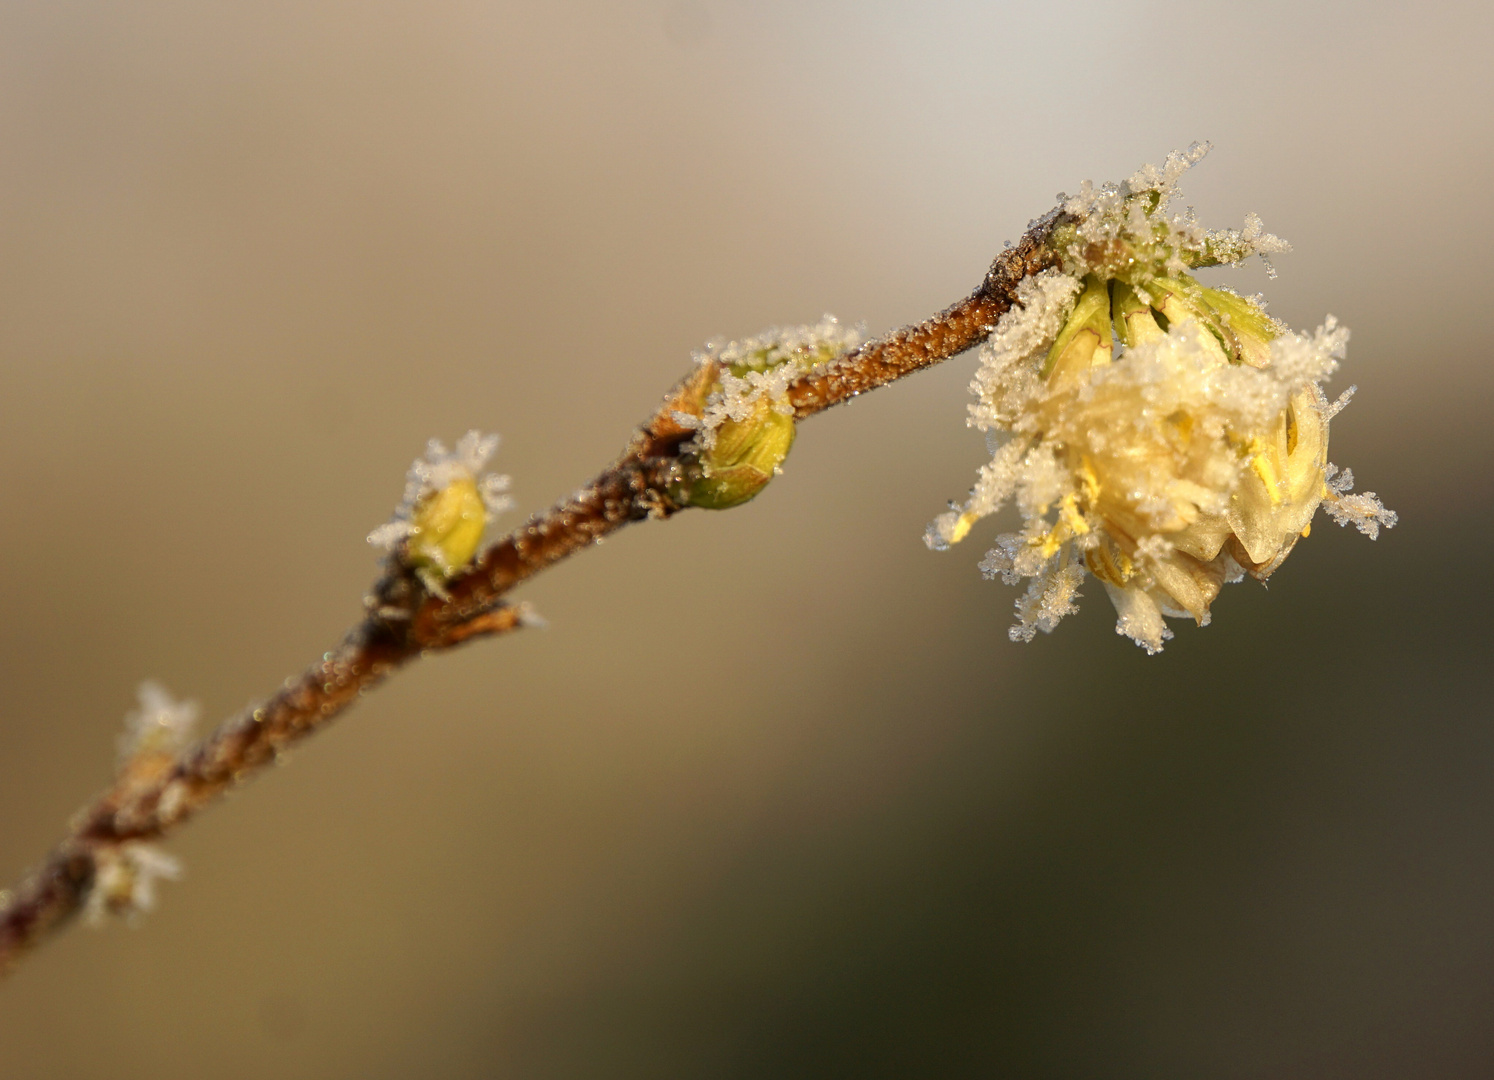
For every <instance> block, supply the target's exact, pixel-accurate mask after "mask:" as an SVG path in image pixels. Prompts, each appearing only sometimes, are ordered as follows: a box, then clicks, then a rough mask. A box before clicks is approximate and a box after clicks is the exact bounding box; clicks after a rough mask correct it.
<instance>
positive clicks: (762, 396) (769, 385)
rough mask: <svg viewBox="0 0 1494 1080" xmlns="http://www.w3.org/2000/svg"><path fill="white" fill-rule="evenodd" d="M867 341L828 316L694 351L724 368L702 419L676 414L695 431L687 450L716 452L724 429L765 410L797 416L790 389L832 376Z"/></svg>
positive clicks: (855, 328) (721, 340)
mask: <svg viewBox="0 0 1494 1080" xmlns="http://www.w3.org/2000/svg"><path fill="white" fill-rule="evenodd" d="M862 340H863V328H862V327H860V326H853V327H846V326H842V325H841V324H840V321H839V320H838V319H836V318H835V316H834V315H826V316H825V317H824V318H822V319H821V320H820V321H819V322H817V323H814V324H812V325H807V326H774V327H770V328H769V329H767V330H764V331H763V332H762V333H761V334H758V335H756V336H755V337H748V338H741V339H739V340H730V341H728V340H726V339H724V338H718V339H716V340H713V341H710V342H707V343H706V345H705V347H704V348H703V349H697V350H696V351H695V361H696V363H698V364H716V365H719V368H720V376H719V382H718V383H717V386H716V389H715V390H714V391H713V392H712V393H711V394H710V396H709V397H708V398H707V399H706V402H705V411H704V414H703V415H702V416H700V417H695V416H690V415H689V414H686V413H676V414H675V419H676V420H677V421H679V422H680V423H681V424H683V425H684V426H686V427H691V428H694V429H695V431H696V434H695V438H694V439H693V440H692V441H691V444H690V445H689V446H688V447H687V449H689V450H694V451H698V452H699V451H706V450H709V449H711V448H712V447H713V446H715V444H716V438H717V434H718V432H719V430H720V428H721V426H722V424H724V423H726V422H727V421H737V422H742V421H746V420H748V419H750V418H751V417H752V416H753V415H754V414H755V413H757V412H758V411H759V410H761V409H763V408H766V409H770V410H772V411H773V412H775V413H778V414H779V415H782V416H792V415H793V412H794V409H793V406H792V405H790V404H789V402H788V388H789V386H790V385H791V384H792V383H793V382H795V381H796V380H798V379H800V378H803V377H804V376H806V375H816V374H821V373H823V372H825V371H828V370H829V369H830V367H831V365H833V364H835V363H836V362H838V361H839V360H841V359H843V358H844V357H845V356H846V354H847V353H849V352H851V351H852V350H853V349H855V348H856V347H857V346H858V345H860V344H861V342H862Z"/></svg>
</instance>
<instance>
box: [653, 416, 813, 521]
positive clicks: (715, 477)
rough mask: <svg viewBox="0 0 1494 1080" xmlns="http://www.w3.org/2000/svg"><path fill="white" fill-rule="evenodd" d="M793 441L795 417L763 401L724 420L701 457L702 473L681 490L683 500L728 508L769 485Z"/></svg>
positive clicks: (708, 506)
mask: <svg viewBox="0 0 1494 1080" xmlns="http://www.w3.org/2000/svg"><path fill="white" fill-rule="evenodd" d="M793 445H794V418H793V417H792V416H785V415H784V414H782V413H780V412H777V411H775V410H774V409H773V407H772V406H771V405H769V404H768V403H767V402H766V401H762V402H759V403H758V405H757V407H756V409H754V411H753V413H752V415H751V416H749V417H747V418H746V419H745V420H725V421H722V423H721V425H720V426H719V427H718V428H716V441H715V443H714V444H713V445H712V446H711V447H710V449H708V450H705V451H704V452H702V453H701V455H700V473H701V474H700V476H699V477H698V478H696V479H694V480H693V481H691V482H690V483H689V484H688V485H686V486H685V487H684V488H682V490H681V492H680V494H681V496H682V498H683V501H685V502H688V503H689V504H690V505H691V506H699V507H702V508H703V509H706V510H729V509H730V508H731V507H733V506H740V505H741V504H742V503H744V502H747V501H748V500H749V499H751V498H753V497H754V496H755V495H756V494H757V493H758V492H759V491H761V490H762V489H763V488H764V487H766V486H767V483H768V481H769V480H771V479H773V477H774V476H775V475H777V473H778V471H779V466H780V465H782V464H783V459H784V458H786V457H788V452H789V449H790V448H791V447H792V446H793Z"/></svg>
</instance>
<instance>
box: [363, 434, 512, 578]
mask: <svg viewBox="0 0 1494 1080" xmlns="http://www.w3.org/2000/svg"><path fill="white" fill-rule="evenodd" d="M497 448H498V436H497V435H483V434H480V433H479V432H476V431H469V432H467V434H465V435H463V436H462V437H461V438H460V439H458V440H457V444H456V449H455V450H454V451H451V452H448V451H447V449H446V447H445V445H444V444H443V443H442V442H441V441H440V440H439V439H432V440H431V441H430V442H429V443H428V444H427V445H426V449H425V456H424V457H423V458H417V459H416V460H415V463H414V464H413V465H411V466H410V471H409V473H408V474H407V476H406V479H405V497H404V500H403V501H402V502H401V503H400V505H399V508H398V509H396V510H395V512H394V518H393V520H391V521H389V522H388V523H387V524H384V525H380V526H379V527H378V528H377V529H375V530H374V531H373V532H371V533H369V534H368V542H369V543H370V544H373V545H374V546H375V547H380V548H383V549H384V550H385V551H388V552H390V553H392V554H394V555H395V556H396V558H398V559H400V561H402V562H404V563H405V564H406V565H409V566H411V567H413V568H414V569H415V572H416V573H417V574H418V575H419V577H420V579H421V581H422V582H424V583H425V586H426V587H427V588H428V589H430V590H431V591H432V592H433V593H435V594H436V595H438V596H441V595H445V593H444V589H443V584H444V582H445V581H446V579H447V578H449V577H451V576H452V575H453V574H455V573H457V572H458V571H459V570H461V569H462V568H463V567H464V566H466V565H467V564H468V563H469V562H471V560H472V556H473V555H475V554H476V553H477V547H478V545H479V544H480V543H481V542H482V534H483V530H484V529H486V528H487V524H488V520H489V518H490V517H491V516H492V515H496V514H499V513H502V512H503V511H504V510H507V509H508V508H509V507H510V506H512V505H513V500H512V499H510V498H509V496H508V495H507V494H506V493H507V491H508V486H509V479H508V477H507V476H498V475H495V474H493V473H483V472H482V468H483V466H484V465H486V464H487V463H488V459H489V458H490V457H492V456H493V451H494V450H496V449H497Z"/></svg>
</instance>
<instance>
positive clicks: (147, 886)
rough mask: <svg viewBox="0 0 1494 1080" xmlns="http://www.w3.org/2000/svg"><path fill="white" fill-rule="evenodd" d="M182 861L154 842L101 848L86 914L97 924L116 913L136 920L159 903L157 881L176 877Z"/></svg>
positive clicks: (178, 875) (94, 924) (91, 921)
mask: <svg viewBox="0 0 1494 1080" xmlns="http://www.w3.org/2000/svg"><path fill="white" fill-rule="evenodd" d="M181 876H182V864H181V863H180V862H179V861H177V860H176V859H174V858H173V857H172V856H170V855H167V854H166V853H165V852H164V851H162V850H160V849H159V848H157V847H153V846H152V845H150V844H142V843H139V842H136V841H131V842H128V843H124V844H121V845H119V846H118V847H117V848H104V849H101V850H100V851H99V852H98V854H97V856H96V861H95V871H94V877H93V885H92V887H91V888H90V889H89V890H88V897H87V899H86V900H85V901H84V902H83V914H84V917H85V918H86V919H87V920H88V922H89V923H90V924H91V925H93V926H101V925H103V923H104V921H105V918H106V916H109V915H115V916H119V917H121V918H124V919H126V920H128V921H130V922H132V923H133V922H135V921H136V920H137V919H138V918H139V917H140V916H141V915H142V914H143V913H145V912H147V911H149V910H151V908H153V907H155V906H156V882H157V881H158V880H159V879H162V878H165V879H166V880H168V881H176V880H177V879H178V878H180V877H181Z"/></svg>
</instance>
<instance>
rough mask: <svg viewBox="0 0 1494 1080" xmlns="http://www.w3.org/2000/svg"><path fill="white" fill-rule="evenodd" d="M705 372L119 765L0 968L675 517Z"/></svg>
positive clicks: (935, 321) (880, 346)
mask: <svg viewBox="0 0 1494 1080" xmlns="http://www.w3.org/2000/svg"><path fill="white" fill-rule="evenodd" d="M1056 224H1059V221H1058V220H1057V219H1056V218H1054V217H1052V216H1050V217H1048V218H1045V219H1043V220H1041V221H1039V222H1037V223H1035V224H1034V225H1033V227H1032V228H1031V229H1030V230H1029V232H1028V233H1027V235H1026V236H1024V237H1023V238H1022V241H1021V242H1020V243H1019V244H1017V245H1016V246H1015V247H1012V248H1009V249H1007V250H1006V251H1004V252H1003V253H1002V254H1001V255H1000V256H999V257H998V258H997V259H996V261H995V262H994V263H993V265H992V267H991V270H990V272H989V273H988V274H987V275H986V278H985V280H984V281H983V282H982V283H981V285H980V287H979V288H977V289H976V290H975V291H974V292H973V293H972V294H971V295H970V296H968V297H966V298H965V299H964V300H961V301H960V302H959V303H957V304H955V305H953V306H952V307H950V308H948V309H946V310H945V311H943V312H940V313H939V314H938V315H935V316H934V317H933V318H931V319H928V320H927V321H925V322H922V323H919V324H918V325H917V326H911V327H905V328H904V329H902V330H898V331H896V332H894V333H892V334H889V335H887V336H886V337H883V338H880V339H878V340H876V341H871V342H868V343H866V344H864V345H862V346H861V347H860V348H858V349H856V350H855V351H854V352H852V353H850V354H848V355H847V356H846V357H844V358H843V359H842V360H840V361H838V362H837V363H835V364H834V365H832V366H831V368H830V369H829V370H828V371H826V372H824V373H822V374H816V375H811V376H806V377H803V378H801V379H800V380H799V381H797V382H795V383H793V384H791V385H790V386H789V389H788V400H789V402H790V404H792V406H793V408H794V414H795V418H796V419H803V418H805V417H809V416H813V415H814V414H815V413H818V412H822V411H824V410H825V409H828V408H830V407H831V406H833V405H838V404H840V403H841V402H843V401H847V400H849V399H851V398H854V397H857V396H858V395H860V394H863V393H865V392H866V391H868V390H874V389H876V388H877V387H879V386H885V385H886V384H887V383H890V382H893V381H895V380H897V379H901V378H903V377H904V376H906V375H910V374H912V373H913V372H915V371H919V370H921V369H923V368H925V367H928V366H930V365H932V364H936V363H938V362H940V361H941V360H945V359H948V358H949V357H951V356H954V355H956V354H957V353H961V352H964V351H965V350H966V349H969V348H971V347H972V346H974V345H977V344H979V343H980V342H982V341H984V340H985V339H986V337H987V336H988V335H989V334H990V333H991V331H992V329H993V328H994V327H995V325H996V322H997V320H998V319H999V318H1000V317H1001V316H1002V315H1003V314H1004V313H1005V312H1006V311H1007V310H1008V308H1010V307H1011V305H1012V303H1013V298H1014V296H1015V293H1016V288H1017V285H1018V284H1019V283H1020V282H1021V281H1022V279H1023V278H1025V277H1028V276H1030V275H1032V274H1035V273H1037V272H1039V271H1040V270H1043V269H1045V268H1047V267H1049V266H1051V265H1054V264H1055V262H1056V260H1055V258H1054V256H1053V254H1052V253H1051V251H1050V249H1049V247H1048V244H1047V241H1048V238H1049V235H1050V233H1051V231H1052V229H1053V227H1054V226H1055V225H1056ZM714 378H715V372H714V371H713V370H711V368H710V367H709V366H708V365H703V366H701V367H700V368H698V369H697V370H696V371H694V372H692V373H691V374H690V375H689V376H687V377H686V378H685V379H684V380H682V381H681V382H680V383H679V385H678V386H676V387H675V388H674V390H672V391H671V392H670V393H669V394H668V395H667V396H666V397H665V399H664V402H663V404H662V405H661V406H660V408H659V410H658V411H657V412H656V413H655V414H654V416H653V417H652V418H651V419H650V420H649V421H648V422H647V423H645V424H644V425H643V426H642V427H641V428H639V429H638V431H637V432H636V433H635V434H634V436H633V439H632V441H631V442H630V444H629V445H628V447H627V449H626V450H625V451H624V453H623V454H622V456H621V457H620V458H619V459H618V460H617V461H616V462H615V463H614V464H613V465H611V466H610V467H609V468H607V469H606V470H604V471H603V472H602V473H601V474H600V475H599V476H597V477H596V479H594V480H593V481H592V482H591V484H589V485H588V486H587V487H585V488H583V489H582V490H580V491H578V492H577V493H576V494H574V495H572V496H571V497H570V498H568V499H566V500H564V501H562V502H560V503H558V504H556V505H555V506H553V507H551V508H550V509H549V510H546V511H544V512H542V513H539V514H536V515H535V516H534V517H532V518H530V519H529V521H528V522H526V523H525V524H524V525H523V526H522V527H521V528H519V529H517V530H515V531H514V532H512V533H510V534H509V535H507V536H505V537H504V538H503V539H501V540H499V541H498V542H497V543H495V544H493V545H492V546H491V547H490V548H488V549H487V551H486V552H484V553H483V554H482V556H481V557H480V558H479V559H478V560H477V561H476V562H475V563H474V564H473V565H472V566H471V567H470V568H468V569H467V570H465V571H463V572H461V573H459V574H458V575H457V576H455V577H454V578H452V579H451V580H450V581H448V582H446V584H445V592H446V596H444V597H442V596H437V595H434V594H433V593H432V592H430V591H429V590H428V589H426V588H425V587H424V585H422V584H421V582H420V580H419V579H418V578H417V576H416V575H415V574H413V573H412V572H411V571H410V570H409V569H408V568H407V567H404V566H401V565H400V564H399V563H398V560H396V559H391V560H390V561H389V563H388V564H387V566H386V572H385V575H384V577H383V578H382V579H381V580H380V581H379V582H378V583H377V584H376V585H375V587H374V589H373V590H372V594H371V595H370V596H369V597H367V598H366V600H365V605H366V608H367V614H366V616H365V618H364V619H363V621H362V622H360V623H359V624H358V625H357V626H356V627H354V628H353V630H352V631H350V632H349V633H348V635H347V636H346V637H345V638H344V639H343V641H342V643H341V644H340V645H339V646H338V647H337V648H336V649H334V650H333V651H331V652H328V653H326V654H324V655H323V657H322V659H321V660H320V661H319V662H317V663H316V664H314V665H312V666H311V667H310V668H308V669H307V670H306V671H305V672H304V673H302V674H301V675H300V676H299V677H298V678H292V679H288V680H287V681H286V683H285V686H284V687H283V688H282V689H281V690H280V691H279V692H278V693H276V694H275V695H274V696H272V697H270V698H268V699H267V700H265V701H264V702H263V703H261V704H260V705H258V706H255V707H252V708H250V709H247V710H245V711H244V712H243V713H241V714H239V715H237V716H235V717H233V718H231V719H229V720H227V721H225V722H224V723H223V724H222V725H221V726H220V727H219V728H218V729H217V730H216V731H214V732H213V733H212V734H210V735H208V736H207V737H206V738H205V739H203V740H202V741H201V742H200V743H198V744H197V745H196V746H193V747H190V748H188V749H187V750H185V751H184V752H183V753H182V754H181V755H180V756H179V757H178V758H176V759H175V760H174V761H171V762H168V763H164V764H163V765H162V767H160V768H156V769H152V770H150V771H149V773H148V774H147V775H140V773H139V771H137V770H130V769H126V770H125V771H124V772H123V773H122V775H121V776H120V778H119V779H118V780H117V781H116V783H115V784H114V786H113V787H111V788H110V789H109V790H107V791H105V792H104V793H103V794H102V795H100V796H99V797H98V798H97V799H96V800H95V801H94V802H93V803H92V804H91V805H89V806H87V807H85V808H84V809H83V810H82V811H80V812H79V813H78V814H77V815H76V816H75V817H74V819H73V822H72V826H71V831H70V833H69V835H68V836H67V838H66V839H65V840H63V841H62V843H60V844H58V845H57V847H56V848H54V849H53V851H52V852H51V854H50V855H49V856H48V858H47V860H46V861H45V862H44V863H43V864H42V866H41V867H40V869H38V870H37V871H35V872H34V873H33V874H31V875H30V876H29V877H28V878H27V879H26V881H25V882H23V883H22V884H21V885H20V886H18V887H17V888H16V889H15V890H14V891H3V892H0V973H3V972H6V971H8V970H9V969H10V968H11V967H12V966H13V965H14V964H15V962H16V960H17V959H18V958H19V957H20V956H21V954H22V953H24V952H25V951H26V950H27V949H29V948H30V947H31V946H33V945H35V944H36V943H38V942H39V941H40V940H42V939H43V938H44V937H45V936H46V935H47V934H48V933H50V932H51V931H54V930H57V929H60V928H61V927H62V926H63V925H65V924H66V923H67V922H68V921H69V920H70V919H71V917H73V916H74V915H76V914H77V913H78V911H79V910H80V909H81V908H82V907H83V905H84V903H85V901H86V900H87V899H88V896H89V892H90V890H91V889H92V887H93V885H94V882H95V880H96V879H97V878H98V876H99V872H100V867H101V865H103V863H104V862H105V860H107V859H109V858H111V857H117V856H118V853H119V852H120V851H121V849H122V848H123V846H124V845H127V844H132V843H138V842H143V841H151V840H155V839H158V838H160V837H162V836H164V835H165V834H166V833H167V832H169V831H170V830H171V829H173V828H174V827H176V826H177V825H180V824H181V823H182V822H184V821H186V820H187V819H188V818H190V817H192V816H193V815H194V814H196V813H197V812H198V811H199V810H201V809H202V808H204V807H205V806H207V805H208V804H209V803H211V802H212V801H213V800H214V799H216V798H217V797H218V796H219V795H221V794H222V793H223V792H224V791H226V790H227V789H228V788H230V787H232V786H234V785H236V784H238V783H240V782H242V781H243V780H245V779H247V778H248V777H250V776H251V775H253V774H254V773H256V772H258V771H259V770H260V769H262V768H264V767H266V766H268V765H271V764H273V763H274V762H275V760H276V758H277V757H278V756H279V754H280V753H281V752H282V751H283V750H285V749H286V748H288V747H289V746H291V745H292V744H293V743H296V742H298V741H299V740H301V739H303V738H305V737H306V736H308V735H310V734H311V733H313V732H315V731H317V730H319V729H320V728H322V727H324V726H325V725H327V724H328V723H330V722H331V721H332V720H333V719H334V718H335V717H336V716H338V715H339V714H340V713H341V712H342V711H343V710H344V709H346V708H347V707H348V706H349V705H351V704H353V702H355V701H356V700H357V699H358V698H359V697H360V696H361V695H362V694H364V693H365V692H367V691H369V690H371V689H373V688H374V687H376V686H378V685H379V684H380V683H382V682H383V681H384V680H385V679H386V678H388V677H389V676H390V675H391V674H393V673H394V672H395V671H397V670H398V669H399V668H400V667H402V666H404V665H405V664H406V663H408V662H409V661H411V660H413V659H416V658H417V657H419V656H422V655H424V654H426V653H429V652H439V651H442V650H445V649H450V648H453V647H455V646H457V645H461V644H464V643H466V642H468V641H471V640H473V639H475V638H479V637H488V636H496V635H498V634H505V633H508V632H509V631H511V630H514V629H517V628H518V627H520V626H522V625H523V624H524V623H525V621H526V618H525V609H524V607H523V605H517V606H515V605H510V604H509V603H508V602H507V601H506V600H505V596H506V595H507V593H508V592H509V591H510V590H511V589H513V587H514V586H515V585H518V584H519V583H521V582H523V581H526V580H527V579H529V578H530V577H533V576H534V575H535V574H537V573H539V572H540V571H541V570H544V569H545V568H546V567H549V566H551V565H553V564H554V563H557V562H559V561H560V560H562V559H564V558H566V557H567V556H569V555H572V554H574V553H575V552H577V551H580V550H581V549H582V548H585V547H588V546H590V545H591V544H594V543H596V542H597V541H598V540H600V539H602V538H603V537H604V536H606V535H608V534H609V533H612V532H614V531H616V530H617V529H619V528H621V527H622V526H624V525H627V524H629V523H631V522H634V521H641V520H643V519H645V518H650V517H657V518H666V517H669V516H670V515H672V514H674V513H676V512H678V511H679V510H681V509H684V507H683V506H682V505H681V504H680V503H679V502H678V501H676V500H675V498H673V497H672V496H671V495H670V490H671V486H672V485H675V484H677V483H678V482H679V481H680V479H681V477H682V476H683V475H685V473H686V472H687V471H688V470H689V469H691V468H692V467H693V466H692V461H691V457H690V455H689V454H687V453H685V452H684V451H683V450H682V446H683V444H684V443H686V442H687V441H688V440H689V439H690V438H691V436H692V435H693V430H692V429H690V428H687V427H684V426H682V425H681V424H680V423H679V422H678V421H677V419H676V418H675V414H676V412H677V411H685V412H689V411H691V408H692V406H691V402H693V401H695V400H698V394H699V391H700V389H701V388H702V387H703V386H705V385H708V384H709V383H710V382H711V381H713V380H714Z"/></svg>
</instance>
